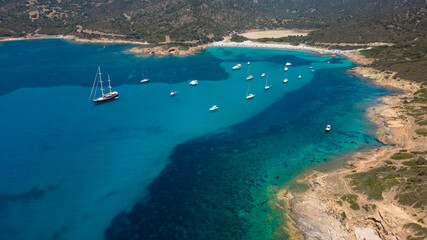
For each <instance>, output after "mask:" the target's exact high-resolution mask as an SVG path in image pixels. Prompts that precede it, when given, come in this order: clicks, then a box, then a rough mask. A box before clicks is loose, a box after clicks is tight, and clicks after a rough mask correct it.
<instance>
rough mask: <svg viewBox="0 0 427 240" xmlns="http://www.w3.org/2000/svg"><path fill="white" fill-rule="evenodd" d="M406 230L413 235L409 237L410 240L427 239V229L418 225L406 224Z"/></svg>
mask: <svg viewBox="0 0 427 240" xmlns="http://www.w3.org/2000/svg"><path fill="white" fill-rule="evenodd" d="M404 228H405V229H407V230H409V231H410V232H411V233H412V234H411V235H410V236H408V238H407V239H408V240H423V239H426V238H427V228H425V227H422V226H421V225H419V224H418V223H408V224H405V226H404ZM412 235H413V236H412Z"/></svg>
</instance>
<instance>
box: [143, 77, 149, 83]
mask: <svg viewBox="0 0 427 240" xmlns="http://www.w3.org/2000/svg"><path fill="white" fill-rule="evenodd" d="M149 81H150V79H148V78H144V79H142V80H141V83H147V82H149Z"/></svg>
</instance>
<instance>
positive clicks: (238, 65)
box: [231, 64, 242, 70]
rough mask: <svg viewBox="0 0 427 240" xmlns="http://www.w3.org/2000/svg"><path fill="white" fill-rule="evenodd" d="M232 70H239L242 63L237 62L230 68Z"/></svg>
mask: <svg viewBox="0 0 427 240" xmlns="http://www.w3.org/2000/svg"><path fill="white" fill-rule="evenodd" d="M231 69H232V70H239V69H242V64H237V65H235V66H234V67H232V68H231Z"/></svg>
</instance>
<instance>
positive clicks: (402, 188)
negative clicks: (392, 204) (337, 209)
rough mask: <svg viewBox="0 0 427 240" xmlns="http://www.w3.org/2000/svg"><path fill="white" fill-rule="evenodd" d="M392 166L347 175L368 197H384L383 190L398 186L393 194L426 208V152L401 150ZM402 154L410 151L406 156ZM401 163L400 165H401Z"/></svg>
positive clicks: (359, 190)
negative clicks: (414, 152)
mask: <svg viewBox="0 0 427 240" xmlns="http://www.w3.org/2000/svg"><path fill="white" fill-rule="evenodd" d="M398 154H399V155H397V156H398V157H395V159H396V160H402V159H410V158H414V159H412V160H409V161H404V162H400V161H398V162H396V163H397V166H396V165H393V166H390V165H388V166H382V167H377V168H372V169H370V170H369V171H367V172H360V173H355V174H351V175H348V176H347V177H348V178H350V179H351V181H350V183H351V184H352V187H353V189H354V190H355V191H358V192H361V193H364V194H366V195H367V196H368V198H369V199H375V200H382V199H383V195H382V194H383V192H386V191H389V190H390V189H391V188H394V189H395V192H396V195H395V197H394V199H395V200H397V201H398V202H399V203H400V204H402V205H405V206H411V207H414V208H421V209H425V207H426V206H427V198H426V196H427V161H426V160H425V158H424V157H423V156H420V155H419V156H414V155H412V154H410V153H402V152H401V153H398ZM402 154H410V156H409V155H405V156H403V155H402ZM399 165H400V166H399Z"/></svg>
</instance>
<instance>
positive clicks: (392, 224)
mask: <svg viewBox="0 0 427 240" xmlns="http://www.w3.org/2000/svg"><path fill="white" fill-rule="evenodd" d="M347 57H348V58H349V59H350V60H352V61H355V62H356V63H358V64H361V65H362V66H361V67H356V68H353V69H351V70H350V72H351V73H353V74H357V75H360V76H362V77H364V78H367V79H369V80H371V81H373V82H374V83H375V84H376V85H378V86H381V87H386V88H392V89H398V90H400V91H402V93H401V94H399V95H396V96H385V97H382V98H380V99H379V101H380V102H381V104H379V105H377V106H374V107H371V108H370V109H369V110H368V117H369V119H370V120H371V121H373V122H374V123H376V124H377V125H378V126H379V128H378V131H377V133H376V135H377V138H378V139H379V140H380V141H381V142H383V143H385V144H387V145H388V146H385V147H380V148H376V149H372V150H370V151H367V152H357V153H353V154H350V155H349V156H347V157H346V159H348V164H347V166H346V167H345V168H341V169H335V170H334V171H327V172H320V171H314V172H312V173H311V174H309V175H308V177H304V178H303V179H302V180H299V183H301V184H306V185H308V186H309V189H308V190H307V191H305V192H303V193H296V192H291V191H289V190H287V189H282V190H281V191H280V192H278V194H277V198H278V199H279V201H285V202H287V205H288V206H289V209H287V211H284V212H286V213H284V214H285V216H284V217H285V218H287V219H290V220H291V221H292V222H293V224H292V225H293V226H294V227H295V228H296V229H297V230H296V231H294V232H298V233H299V234H298V236H296V238H300V239H355V240H363V239H373V240H376V239H379V240H380V239H383V240H384V239H395V240H397V239H407V237H408V236H410V235H411V234H414V233H413V232H411V229H408V227H407V226H408V225H407V224H408V223H417V224H418V225H419V226H421V227H424V228H425V227H427V226H426V224H424V221H425V220H427V218H426V215H427V214H426V213H425V212H423V210H420V209H415V208H413V207H410V206H402V205H401V204H399V203H398V202H397V201H396V199H395V196H396V193H395V192H394V191H395V190H396V189H391V190H390V191H385V192H383V198H384V199H383V200H373V199H370V198H369V197H367V196H366V195H365V194H361V193H360V192H356V191H355V190H354V189H353V186H352V185H351V182H350V179H349V178H348V176H349V175H351V174H353V173H355V172H357V173H363V172H367V171H370V170H371V169H374V168H377V167H382V166H384V165H385V162H388V163H391V164H395V165H396V166H401V163H399V162H398V161H396V162H391V161H390V160H389V159H390V158H391V156H393V155H395V154H398V153H401V152H414V151H421V152H422V151H425V150H426V149H427V138H426V137H422V136H419V135H417V134H416V133H415V130H416V128H419V126H418V124H417V122H416V121H415V118H414V117H413V116H411V115H410V114H409V113H408V111H407V110H406V109H404V108H402V106H404V103H406V106H408V102H411V100H412V99H414V94H415V93H416V92H417V91H418V90H419V89H420V88H421V85H420V84H418V83H414V82H411V81H407V80H404V79H399V78H396V77H395V75H396V73H394V72H381V71H378V70H376V69H373V68H369V67H364V66H363V65H364V64H369V62H371V61H372V60H371V59H366V58H364V57H362V56H361V55H360V54H357V53H352V54H350V55H347ZM415 105H416V104H415ZM390 146H392V147H390ZM345 196H356V197H355V198H356V199H357V204H358V206H359V205H360V206H363V208H364V210H363V209H360V210H359V209H358V208H357V210H355V207H353V208H352V206H351V205H349V204H347V203H346V202H345V201H344V200H343V199H345V198H343V197H345ZM349 202H350V201H349ZM423 219H424V220H423ZM426 222H427V221H426Z"/></svg>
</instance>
